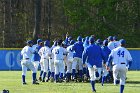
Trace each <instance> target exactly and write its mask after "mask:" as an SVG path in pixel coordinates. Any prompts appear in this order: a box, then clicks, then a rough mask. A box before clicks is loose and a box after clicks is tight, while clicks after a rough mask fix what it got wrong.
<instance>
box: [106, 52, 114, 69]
mask: <svg viewBox="0 0 140 93" xmlns="http://www.w3.org/2000/svg"><path fill="white" fill-rule="evenodd" d="M112 59H113V51H112V52H111V53H110V55H109V57H108V60H107V62H106V69H107V70H109V64H110V63H111V61H112Z"/></svg>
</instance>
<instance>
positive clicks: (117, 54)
mask: <svg viewBox="0 0 140 93" xmlns="http://www.w3.org/2000/svg"><path fill="white" fill-rule="evenodd" d="M125 45H126V41H125V40H124V39H121V40H120V46H119V47H117V48H115V49H113V50H112V51H111V54H110V55H109V58H108V61H107V69H108V68H109V67H108V64H109V63H110V62H111V60H113V78H114V84H117V83H118V75H119V78H120V93H123V90H124V85H125V79H126V72H127V70H126V66H127V64H129V63H131V62H132V57H131V55H130V53H129V51H128V50H127V49H126V48H125Z"/></svg>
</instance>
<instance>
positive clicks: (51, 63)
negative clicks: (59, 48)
mask: <svg viewBox="0 0 140 93" xmlns="http://www.w3.org/2000/svg"><path fill="white" fill-rule="evenodd" d="M49 68H50V72H51V77H50V81H51V82H53V81H54V62H53V60H52V59H49Z"/></svg>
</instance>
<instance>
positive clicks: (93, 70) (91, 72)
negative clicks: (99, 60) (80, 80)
mask: <svg viewBox="0 0 140 93" xmlns="http://www.w3.org/2000/svg"><path fill="white" fill-rule="evenodd" d="M88 70H89V76H90V83H91V86H92V91H93V92H96V89H95V79H96V77H95V76H94V75H95V74H94V73H95V69H94V68H93V67H88Z"/></svg>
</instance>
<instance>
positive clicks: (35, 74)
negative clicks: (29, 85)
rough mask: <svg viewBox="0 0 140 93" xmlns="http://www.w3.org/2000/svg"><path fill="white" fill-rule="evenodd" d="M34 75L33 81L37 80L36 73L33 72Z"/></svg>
mask: <svg viewBox="0 0 140 93" xmlns="http://www.w3.org/2000/svg"><path fill="white" fill-rule="evenodd" d="M32 77H33V81H35V80H36V73H33V74H32Z"/></svg>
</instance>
